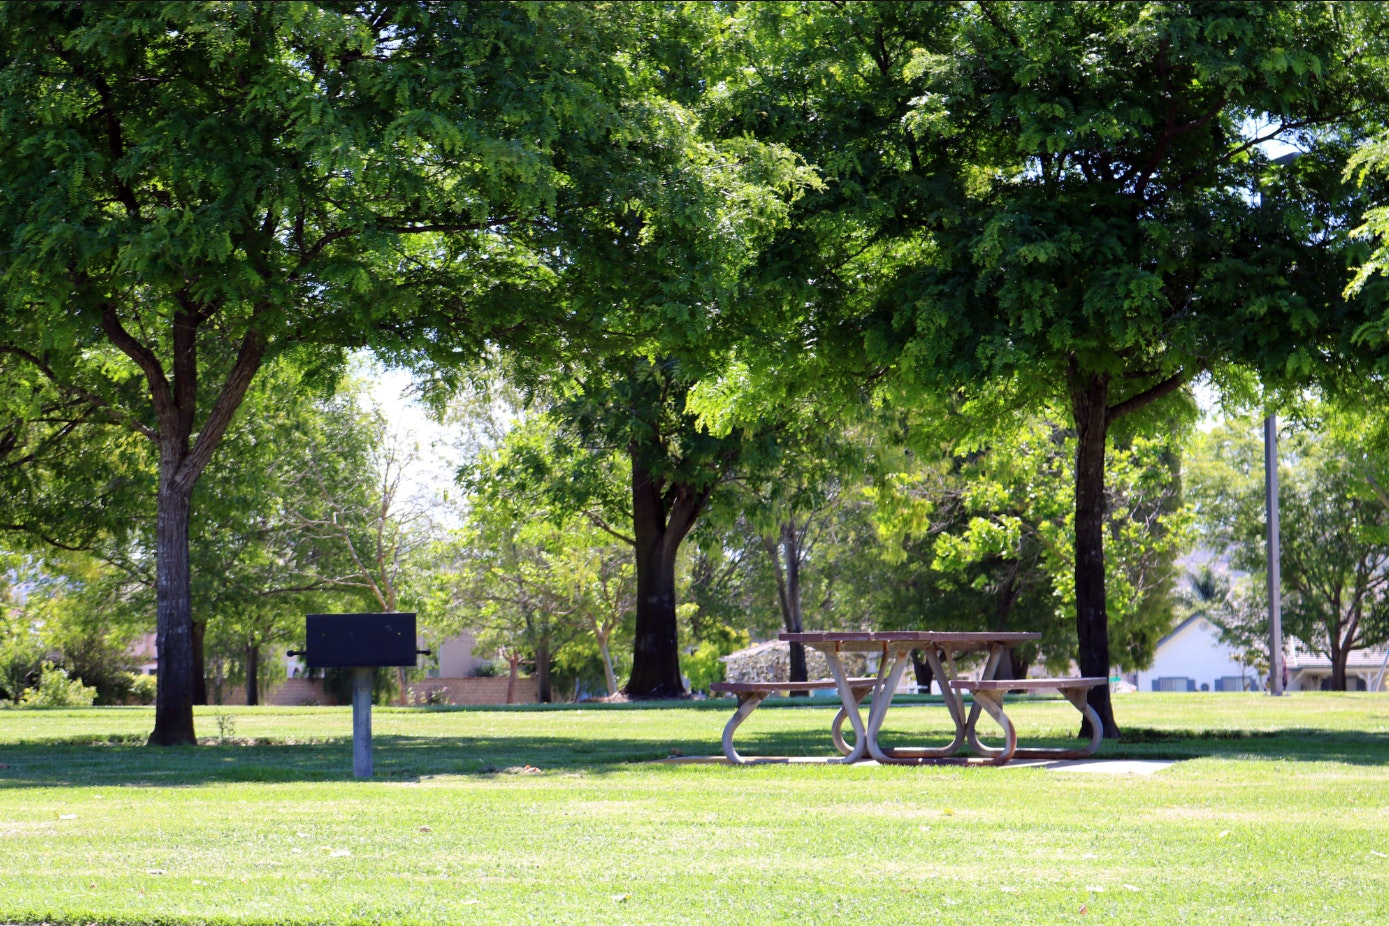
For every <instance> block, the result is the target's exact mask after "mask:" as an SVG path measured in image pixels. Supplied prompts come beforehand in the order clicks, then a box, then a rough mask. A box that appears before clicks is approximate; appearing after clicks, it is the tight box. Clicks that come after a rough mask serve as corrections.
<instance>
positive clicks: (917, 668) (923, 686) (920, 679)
mask: <svg viewBox="0 0 1389 926" xmlns="http://www.w3.org/2000/svg"><path fill="white" fill-rule="evenodd" d="M912 673H913V674H914V675H915V676H916V687H917V689H918V690H919V691H920V693H921V694H930V693H931V682H932V681H934V680H935V677H934V676H935V673H933V672H932V671H931V664H930V663H929V662H927V661H926V657H925V656H923V655H922V654H921V650H919V649H914V650H912Z"/></svg>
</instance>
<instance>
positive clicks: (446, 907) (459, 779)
mask: <svg viewBox="0 0 1389 926" xmlns="http://www.w3.org/2000/svg"><path fill="white" fill-rule="evenodd" d="M730 712H731V706H730V704H729V703H728V702H725V703H693V704H684V705H678V706H665V707H632V706H614V707H589V708H582V709H579V708H568V707H565V708H556V709H547V710H537V709H530V710H521V709H497V710H421V709H387V708H377V709H376V711H375V718H374V719H375V732H376V752H375V756H376V769H377V774H376V777H375V778H373V779H372V780H370V781H356V780H354V779H353V778H352V777H351V744H350V733H351V714H350V710H348V709H346V708H303V709H284V708H279V709H277V708H260V709H255V708H244V707H226V708H208V709H205V710H202V709H200V711H199V714H198V726H199V734H200V735H201V736H203V737H206V738H208V739H209V743H208V744H207V745H203V746H200V747H198V748H188V749H174V750H156V749H149V748H146V747H144V746H142V745H140V743H142V742H143V739H144V736H145V735H147V733H148V731H149V729H150V728H151V726H152V722H153V715H152V712H151V711H150V710H148V709H88V710H68V711H56V710H53V711H48V710H23V711H21V710H7V711H0V922H5V923H38V922H54V923H59V922H61V923H91V922H97V923H151V922H157V923H203V922H226V923H347V922H363V923H366V922H373V923H375V922H381V923H440V924H443V923H450V924H453V923H544V924H552V923H632V924H638V923H642V924H644V923H724V924H730V923H731V924H742V923H799V924H807V923H809V924H815V923H869V922H886V923H916V922H918V921H923V920H925V921H930V920H938V919H941V918H944V919H945V920H947V921H950V922H960V923H1053V922H1057V921H1061V920H1071V919H1075V920H1078V921H1083V922H1111V923H1126V924H1135V923H1178V922H1182V923H1221V924H1234V923H1258V924H1269V923H1373V922H1385V921H1389V907H1386V899H1385V898H1389V697H1385V696H1382V695H1365V694H1355V695H1343V694H1298V695H1291V696H1288V697H1285V698H1282V699H1273V698H1270V697H1267V696H1263V695H1255V694H1250V695H1217V694H1187V695H1167V694H1137V695H1128V696H1122V697H1118V698H1116V715H1117V717H1118V719H1119V722H1120V725H1121V726H1122V727H1124V729H1125V731H1126V737H1125V739H1124V740H1123V741H1122V742H1118V743H1106V744H1105V746H1104V747H1103V749H1102V750H1101V756H1103V757H1132V758H1170V759H1179V760H1181V761H1178V762H1176V763H1175V764H1173V765H1172V766H1171V767H1170V768H1167V769H1165V770H1163V771H1160V772H1158V773H1156V774H1152V775H1134V774H1107V773H1105V774H1096V773H1083V772H1058V771H1048V770H1044V769H1040V768H1018V767H1014V768H984V767H969V768H960V767H882V768H880V767H873V766H854V767H840V766H819V765H801V764H797V765H763V766H756V767H742V768H732V767H727V766H723V765H680V764H668V763H659V762H657V761H656V760H659V759H661V758H662V757H667V756H670V755H672V754H673V753H674V754H680V755H685V756H689V755H701V754H703V755H707V754H711V753H718V751H719V745H718V744H719V736H720V733H721V730H722V727H723V724H724V721H725V720H726V719H727V715H728V714H729V713H730ZM1010 713H1011V714H1013V715H1014V716H1015V717H1016V718H1017V720H1018V724H1019V727H1020V729H1021V730H1023V731H1024V733H1025V734H1026V733H1031V734H1033V735H1034V737H1035V735H1036V734H1039V733H1040V734H1043V735H1049V736H1054V737H1062V736H1065V735H1068V734H1073V733H1074V726H1075V718H1076V717H1077V715H1076V714H1075V712H1074V711H1073V710H1072V709H1071V708H1070V707H1069V705H1066V704H1065V703H1064V702H1060V701H1046V702H1036V703H1025V704H1019V705H1018V706H1017V707H1016V708H1015V709H1012V710H1010ZM832 714H833V711H832V708H831V707H829V706H828V703H827V702H824V701H817V702H816V703H815V704H814V705H811V706H780V705H778V704H777V703H776V702H771V703H769V704H768V705H767V706H764V707H763V708H762V709H761V710H759V711H758V712H757V713H756V714H754V715H753V717H752V719H751V720H749V721H748V723H747V724H745V725H744V728H743V730H741V731H740V737H739V743H740V748H742V749H743V751H744V752H745V753H759V752H760V753H778V754H805V755H825V754H827V752H828V750H829V745H828V736H827V730H828V725H829V721H830V718H831V717H832ZM889 727H890V728H891V729H892V731H893V732H894V738H895V740H896V741H898V742H905V741H906V740H907V739H908V738H910V737H911V736H914V735H917V734H922V735H925V736H931V735H935V736H940V735H941V734H943V733H944V731H945V729H946V727H947V723H946V717H945V711H944V709H943V708H942V707H941V706H940V705H939V704H922V705H917V706H896V707H894V708H893V716H892V722H891V723H890V724H889ZM219 734H220V736H219Z"/></svg>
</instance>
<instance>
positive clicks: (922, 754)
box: [779, 630, 1041, 765]
mask: <svg viewBox="0 0 1389 926" xmlns="http://www.w3.org/2000/svg"><path fill="white" fill-rule="evenodd" d="M1040 638H1041V634H1038V633H1023V632H1017V631H1000V632H996V633H987V632H985V633H972V632H955V631H936V630H903V631H887V632H879V633H874V632H867V631H862V632H844V633H839V632H833V631H831V632H822V633H783V634H780V635H779V639H781V640H782V641H785V642H788V643H801V644H803V645H805V646H809V647H811V648H812V649H815V650H818V651H819V652H820V653H822V654H824V657H825V662H826V663H827V664H828V665H829V669H830V674H831V675H832V676H833V677H834V680H835V683H836V685H837V687H838V690H839V698H840V701H841V703H842V704H843V707H844V710H843V713H844V714H845V715H846V716H847V719H848V721H849V725H850V726H851V727H852V728H853V731H854V737H855V741H854V745H853V747H852V748H851V749H850V750H849V752H848V753H847V754H846V755H845V757H844V760H843V761H844V762H858V761H861V760H863V759H866V758H869V757H871V758H873V759H876V760H877V761H879V762H883V763H889V764H898V765H901V764H910V763H919V762H923V761H925V762H930V761H935V760H938V759H945V758H951V757H953V756H955V754H956V753H958V752H959V751H960V748H961V747H962V746H963V745H964V743H965V742H966V741H968V742H969V745H970V747H971V748H972V749H973V750H974V751H975V752H976V753H977V754H979V755H980V756H983V757H985V758H987V759H989V760H991V761H995V762H1006V761H1008V759H1009V758H1011V757H1012V753H1013V750H1011V749H1009V748H1008V747H1007V746H1006V745H1005V746H1003V747H992V746H986V745H985V744H983V743H981V742H980V741H979V736H978V733H977V732H976V731H975V724H976V723H977V721H978V719H979V714H980V713H981V709H987V707H988V705H984V704H982V703H981V701H980V699H978V698H975V699H974V700H973V704H972V705H971V707H970V708H969V711H968V712H966V710H965V703H964V696H963V693H962V692H961V691H959V690H958V689H956V688H954V687H952V686H951V685H950V682H952V681H955V680H956V679H957V678H958V677H959V675H958V672H957V671H956V666H955V655H956V654H957V653H965V652H984V651H987V653H988V656H987V658H986V659H985V662H984V670H983V672H982V673H981V676H980V677H981V678H982V679H986V680H987V679H992V678H993V677H994V674H995V673H996V672H997V671H998V665H999V662H1000V661H1001V660H1002V658H1003V654H1004V653H1005V652H1006V651H1008V650H1010V649H1012V648H1013V647H1014V646H1016V645H1018V644H1019V643H1024V642H1026V641H1029V640H1037V639H1040ZM914 649H920V650H921V651H922V652H923V654H924V655H925V657H926V662H927V664H928V665H929V666H930V667H931V673H932V675H933V676H934V677H935V678H936V679H937V680H939V682H940V689H941V697H942V699H943V700H944V701H945V706H946V709H947V710H948V711H950V718H951V720H953V721H954V723H955V736H954V738H953V739H952V740H951V741H950V743H949V744H948V745H945V746H915V747H893V748H886V749H885V748H883V747H882V746H881V745H880V744H879V743H878V734H879V732H880V731H881V730H882V726H883V721H884V720H885V719H886V717H887V711H888V708H889V707H891V706H892V697H893V695H894V694H895V693H896V691H897V685H898V684H899V683H900V682H901V680H902V673H903V672H904V671H906V668H907V664H908V662H909V661H910V660H909V657H910V655H911V651H912V650H914ZM846 652H848V653H878V654H880V657H881V658H880V660H879V662H878V674H877V677H876V683H875V685H874V688H873V700H872V704H871V705H870V706H869V709H868V720H867V722H865V721H864V719H863V715H862V713H861V712H860V711H859V707H858V702H857V701H856V700H855V698H854V696H853V692H852V690H851V688H850V685H849V674H848V673H847V672H846V671H845V670H844V665H843V663H842V662H841V661H840V658H839V654H840V653H846ZM987 712H988V713H989V715H990V716H991V717H993V718H994V720H995V721H997V722H998V723H999V724H1000V726H1001V727H1002V728H1003V733H1004V739H1005V743H1007V742H1011V741H1012V737H1011V736H1010V735H1009V730H1008V726H1009V721H1008V719H1007V717H1006V715H1004V714H1003V713H1002V711H1001V710H1000V711H992V710H988V711H987Z"/></svg>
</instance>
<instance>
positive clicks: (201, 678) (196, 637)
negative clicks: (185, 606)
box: [193, 621, 207, 704]
mask: <svg viewBox="0 0 1389 926" xmlns="http://www.w3.org/2000/svg"><path fill="white" fill-rule="evenodd" d="M206 637H207V621H193V703H194V704H207V655H206V652H207V651H206V647H205V646H204V645H203V641H204V639H205V638H206Z"/></svg>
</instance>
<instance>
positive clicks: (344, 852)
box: [328, 849, 352, 858]
mask: <svg viewBox="0 0 1389 926" xmlns="http://www.w3.org/2000/svg"><path fill="white" fill-rule="evenodd" d="M351 854H352V853H351V852H349V851H347V850H346V849H334V850H333V851H332V852H329V853H328V857H329V858H342V857H343V856H346V855H351Z"/></svg>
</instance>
